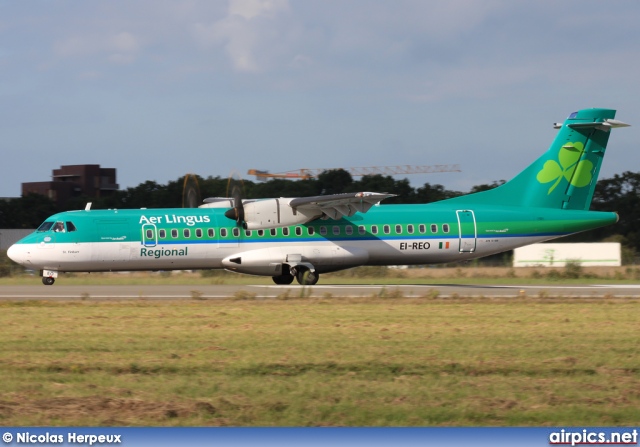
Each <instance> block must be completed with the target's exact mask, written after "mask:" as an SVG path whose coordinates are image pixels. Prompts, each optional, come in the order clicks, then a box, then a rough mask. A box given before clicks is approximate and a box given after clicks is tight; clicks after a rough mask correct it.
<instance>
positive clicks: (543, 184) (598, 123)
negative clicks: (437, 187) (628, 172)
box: [450, 109, 627, 210]
mask: <svg viewBox="0 0 640 447" xmlns="http://www.w3.org/2000/svg"><path fill="white" fill-rule="evenodd" d="M615 115H616V111H615V110H609V109H585V110H580V111H578V112H574V113H572V114H571V115H569V117H568V118H567V119H566V120H565V122H564V123H563V124H562V125H561V127H560V130H559V132H558V135H557V136H556V138H555V140H554V141H553V143H552V144H551V147H550V148H549V150H548V151H547V152H545V153H544V154H543V155H542V156H541V157H540V158H538V159H537V160H536V161H534V162H533V163H532V164H531V165H530V166H529V167H527V168H526V169H525V170H524V171H522V172H521V173H520V174H518V175H517V176H516V177H515V178H513V179H512V180H511V181H509V182H507V183H505V184H504V185H501V186H499V187H497V188H495V189H492V190H490V191H483V192H480V193H476V194H470V195H467V196H464V197H458V198H455V199H450V201H455V202H460V203H465V204H469V205H476V204H491V205H506V206H523V207H539V208H556V209H571V210H588V209H589V206H590V205H591V199H592V198H593V193H594V190H595V187H596V181H597V180H598V174H599V173H600V166H601V165H602V159H603V158H604V153H605V150H606V147H607V141H608V140H609V134H610V131H611V129H612V128H615V127H625V126H627V125H626V124H624V123H622V122H620V121H616V120H615V119H614V118H615Z"/></svg>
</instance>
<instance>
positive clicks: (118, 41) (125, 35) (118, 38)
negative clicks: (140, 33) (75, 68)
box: [53, 31, 142, 64]
mask: <svg viewBox="0 0 640 447" xmlns="http://www.w3.org/2000/svg"><path fill="white" fill-rule="evenodd" d="M141 46H142V45H141V43H140V39H138V38H137V37H136V36H135V35H133V34H132V33H130V32H126V31H122V32H119V33H111V34H106V35H97V36H96V35H93V36H92V35H83V36H72V37H67V38H65V39H61V40H58V41H56V42H55V43H54V44H53V52H54V55H56V56H57V57H59V58H62V59H67V58H82V57H87V56H93V55H103V56H104V57H105V59H106V60H108V61H109V62H112V63H115V64H130V63H132V62H133V61H134V60H135V58H136V56H137V54H138V52H139V51H140V49H141Z"/></svg>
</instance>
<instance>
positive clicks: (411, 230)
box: [407, 224, 413, 234]
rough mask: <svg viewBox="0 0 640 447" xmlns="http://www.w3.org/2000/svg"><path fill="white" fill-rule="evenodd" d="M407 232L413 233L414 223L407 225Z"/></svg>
mask: <svg viewBox="0 0 640 447" xmlns="http://www.w3.org/2000/svg"><path fill="white" fill-rule="evenodd" d="M407 233H409V234H413V225H412V224H409V225H407Z"/></svg>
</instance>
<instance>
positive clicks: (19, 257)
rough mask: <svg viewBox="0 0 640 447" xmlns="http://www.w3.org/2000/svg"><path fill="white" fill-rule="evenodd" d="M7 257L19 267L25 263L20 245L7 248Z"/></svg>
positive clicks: (25, 258) (24, 256)
mask: <svg viewBox="0 0 640 447" xmlns="http://www.w3.org/2000/svg"><path fill="white" fill-rule="evenodd" d="M7 256H9V258H10V259H11V260H12V261H13V262H16V263H18V264H20V265H24V264H25V262H26V261H27V257H26V251H25V249H24V246H22V245H20V244H13V245H12V246H11V247H9V250H7Z"/></svg>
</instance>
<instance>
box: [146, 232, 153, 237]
mask: <svg viewBox="0 0 640 447" xmlns="http://www.w3.org/2000/svg"><path fill="white" fill-rule="evenodd" d="M147 239H153V230H147Z"/></svg>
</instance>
